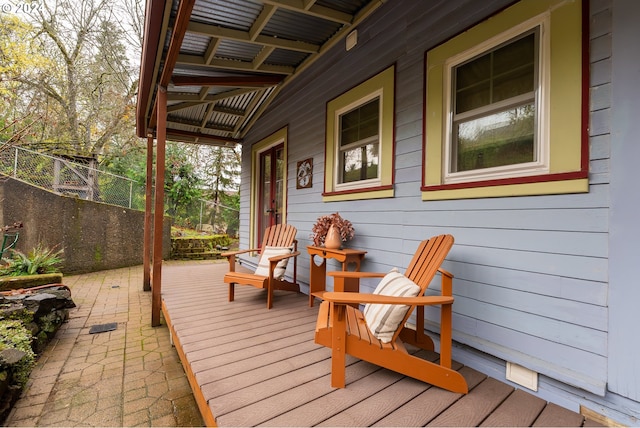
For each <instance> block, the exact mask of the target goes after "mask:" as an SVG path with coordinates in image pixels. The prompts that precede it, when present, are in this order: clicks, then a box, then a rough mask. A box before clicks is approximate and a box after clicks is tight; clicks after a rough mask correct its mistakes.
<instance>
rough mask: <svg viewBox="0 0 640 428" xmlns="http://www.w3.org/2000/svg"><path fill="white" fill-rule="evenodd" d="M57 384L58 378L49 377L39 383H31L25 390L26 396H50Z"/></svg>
mask: <svg viewBox="0 0 640 428" xmlns="http://www.w3.org/2000/svg"><path fill="white" fill-rule="evenodd" d="M55 383H56V376H49V377H47V378H42V379H39V380H38V382H31V383H30V384H27V386H26V387H25V389H24V390H23V395H24V396H31V395H39V394H49V393H51V390H52V389H53V386H54V385H55Z"/></svg>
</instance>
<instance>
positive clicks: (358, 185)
mask: <svg viewBox="0 0 640 428" xmlns="http://www.w3.org/2000/svg"><path fill="white" fill-rule="evenodd" d="M375 98H379V99H380V101H379V103H378V157H379V159H378V173H377V175H378V178H375V179H369V180H358V181H352V182H349V183H340V173H341V172H342V171H341V169H342V168H343V167H342V166H341V162H340V149H341V146H340V131H341V121H340V116H341V115H343V114H345V113H348V112H350V111H351V110H354V109H355V108H358V107H360V106H362V105H364V104H366V103H368V102H369V101H371V100H373V99H375ZM383 101H384V100H383V90H382V88H381V89H378V90H376V91H374V92H372V93H370V94H368V95H366V96H364V97H362V98H360V99H358V100H356V101H354V102H352V103H351V104H349V105H346V106H344V107H343V108H341V109H339V110H336V111H335V117H334V130H333V132H334V134H333V135H334V141H335V144H334V145H335V148H334V153H333V159H334V161H333V162H334V163H333V164H334V165H335V167H334V171H333V188H334V189H335V190H336V191H342V190H354V189H356V190H357V189H365V188H369V187H372V186H379V185H381V184H382V178H381V177H382V170H381V167H382V122H383V118H382V107H383V105H384V104H383Z"/></svg>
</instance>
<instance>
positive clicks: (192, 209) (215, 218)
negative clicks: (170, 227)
mask: <svg viewBox="0 0 640 428" xmlns="http://www.w3.org/2000/svg"><path fill="white" fill-rule="evenodd" d="M169 215H171V216H172V217H173V224H174V225H176V226H180V227H184V228H187V229H195V230H197V231H199V232H203V233H205V234H209V233H210V234H226V235H229V236H230V237H237V236H238V227H239V225H240V211H239V210H237V209H235V208H232V207H228V206H225V205H222V204H218V203H215V202H212V201H206V200H204V199H198V200H195V201H193V202H191V203H190V204H187V205H186V206H184V207H181V208H180V209H178V210H177V212H175V213H171V212H169Z"/></svg>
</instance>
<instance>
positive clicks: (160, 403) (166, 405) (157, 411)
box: [149, 398, 174, 419]
mask: <svg viewBox="0 0 640 428" xmlns="http://www.w3.org/2000/svg"><path fill="white" fill-rule="evenodd" d="M173 411H174V408H173V403H172V402H171V401H170V400H164V399H162V398H161V399H158V400H157V401H156V402H155V403H153V404H152V405H151V406H149V414H150V415H151V419H158V418H161V417H162V416H166V415H172V416H173Z"/></svg>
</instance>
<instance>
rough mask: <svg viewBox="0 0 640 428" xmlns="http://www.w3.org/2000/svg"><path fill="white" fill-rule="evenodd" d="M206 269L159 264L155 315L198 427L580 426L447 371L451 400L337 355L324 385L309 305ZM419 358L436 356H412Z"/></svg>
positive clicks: (327, 359) (569, 416) (508, 391)
mask: <svg viewBox="0 0 640 428" xmlns="http://www.w3.org/2000/svg"><path fill="white" fill-rule="evenodd" d="M227 268H228V266H227V265H226V264H222V263H214V262H207V263H203V262H169V263H165V264H164V265H163V277H162V278H163V284H162V298H163V312H164V315H165V319H166V320H167V322H168V323H170V327H171V332H172V335H173V340H174V344H175V345H176V348H177V349H178V354H179V355H180V358H181V361H182V364H183V366H184V367H185V371H186V373H187V377H188V378H189V382H190V385H191V387H192V389H193V391H194V395H195V396H196V401H197V402H198V405H199V408H200V410H201V412H202V413H203V417H204V419H205V421H207V422H209V423H210V424H212V423H213V421H215V423H216V424H217V425H218V426H258V425H261V426H316V425H319V426H425V425H430V426H481V425H486V426H531V425H537V426H542V425H544V426H581V425H582V424H583V423H584V418H583V417H582V416H581V415H579V414H577V413H575V412H571V411H569V410H566V409H563V408H561V407H558V406H556V405H552V404H547V403H546V402H545V401H544V400H541V399H539V398H536V397H535V396H533V395H532V394H529V393H527V392H525V391H523V390H520V389H515V390H514V388H513V387H512V386H509V385H507V384H505V383H502V382H499V381H497V380H496V379H493V378H490V377H487V376H486V375H484V374H482V373H480V372H478V371H476V370H473V369H472V368H470V367H463V366H462V365H461V364H459V363H456V362H454V369H456V370H458V371H459V372H460V373H461V374H462V375H463V376H464V377H465V379H466V380H467V383H468V384H469V389H470V392H469V394H467V395H463V394H456V393H452V392H449V391H445V390H443V389H440V388H437V387H432V386H431V385H429V384H426V383H424V382H420V381H417V380H415V379H411V378H407V377H405V376H403V375H400V374H398V373H395V372H393V371H389V370H387V369H384V368H380V367H378V366H376V365H373V364H370V363H367V362H364V361H360V360H358V359H356V358H353V357H351V356H347V369H346V383H347V385H346V388H344V389H337V388H332V387H331V386H330V376H331V352H330V350H329V349H328V348H325V347H322V346H319V345H317V344H315V343H314V341H313V337H314V330H315V323H316V320H317V314H318V305H314V307H312V308H310V307H309V306H308V297H307V296H306V295H305V294H301V293H291V292H284V291H276V292H275V293H274V306H273V308H272V309H271V310H268V309H266V307H265V305H266V292H265V290H259V289H256V288H254V287H248V286H236V290H235V301H234V302H228V301H227V298H228V288H227V285H226V284H224V283H223V281H222V277H223V276H224V274H225V273H226V272H227ZM418 355H420V356H421V357H423V358H427V359H431V360H433V359H434V358H437V354H433V353H426V352H425V351H420V352H419V353H418Z"/></svg>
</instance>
